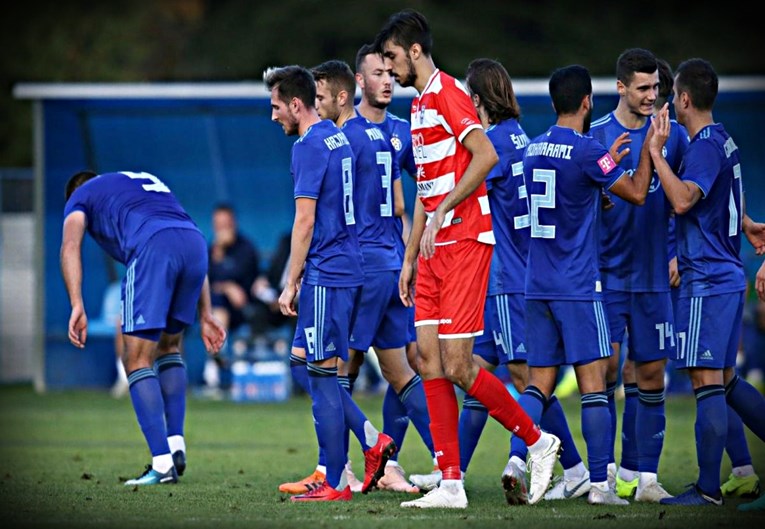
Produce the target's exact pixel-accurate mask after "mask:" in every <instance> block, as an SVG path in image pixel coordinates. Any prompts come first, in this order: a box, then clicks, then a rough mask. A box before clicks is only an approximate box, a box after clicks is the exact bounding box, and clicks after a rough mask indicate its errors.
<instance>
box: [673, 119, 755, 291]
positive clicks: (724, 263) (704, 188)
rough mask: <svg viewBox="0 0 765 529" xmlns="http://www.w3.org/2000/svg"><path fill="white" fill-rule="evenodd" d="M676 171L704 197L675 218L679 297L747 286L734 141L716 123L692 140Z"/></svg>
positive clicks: (739, 177) (740, 289) (739, 163)
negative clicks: (679, 280) (679, 278)
mask: <svg viewBox="0 0 765 529" xmlns="http://www.w3.org/2000/svg"><path fill="white" fill-rule="evenodd" d="M678 176H679V177H680V178H681V179H682V180H683V181H686V182H693V183H694V184H696V185H697V186H698V187H699V189H701V193H702V198H701V199H699V201H698V202H696V204H694V206H693V207H692V208H691V209H690V210H689V211H688V212H686V213H685V214H684V215H678V216H677V219H676V221H675V230H676V236H677V254H678V267H679V271H680V277H682V281H681V282H680V297H697V296H710V295H715V294H725V293H732V292H739V291H742V290H745V288H746V279H745V276H744V266H743V263H742V261H741V257H740V255H739V252H740V250H741V223H742V219H743V215H742V214H743V212H742V211H741V197H742V183H741V161H740V158H739V152H738V147H737V146H736V144H735V143H734V142H733V138H731V137H730V136H729V135H728V133H727V132H726V131H725V128H724V127H723V126H722V125H721V124H720V123H715V124H713V125H708V126H706V127H704V128H703V129H701V130H700V131H699V133H698V134H696V136H695V137H694V138H693V139H692V140H691V143H690V145H689V146H688V151H687V152H686V154H685V157H684V158H683V162H682V165H681V167H680V172H679V173H678Z"/></svg>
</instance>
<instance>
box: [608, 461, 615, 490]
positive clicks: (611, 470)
mask: <svg viewBox="0 0 765 529" xmlns="http://www.w3.org/2000/svg"><path fill="white" fill-rule="evenodd" d="M607 480H608V488H609V489H611V490H616V463H609V464H608V469H607Z"/></svg>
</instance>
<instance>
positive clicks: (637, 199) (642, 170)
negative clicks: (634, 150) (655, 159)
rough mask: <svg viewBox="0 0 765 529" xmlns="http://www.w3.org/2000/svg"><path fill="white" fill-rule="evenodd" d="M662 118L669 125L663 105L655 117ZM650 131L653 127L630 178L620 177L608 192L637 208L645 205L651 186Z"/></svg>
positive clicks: (626, 176) (667, 114)
mask: <svg viewBox="0 0 765 529" xmlns="http://www.w3.org/2000/svg"><path fill="white" fill-rule="evenodd" d="M662 116H663V119H666V121H667V124H669V110H668V107H667V105H664V108H663V109H662V110H661V111H659V116H657V119H662ZM652 129H653V127H651V128H649V129H648V135H647V136H646V139H645V141H644V142H643V147H642V148H641V149H640V159H639V161H638V166H637V168H636V169H635V172H634V173H633V174H632V177H630V176H629V175H624V176H622V177H621V178H619V179H618V180H617V181H616V182H614V184H613V185H612V186H611V188H610V189H609V191H611V192H612V193H614V194H615V195H617V196H619V197H621V198H623V199H624V200H626V201H628V202H631V203H632V204H636V205H638V206H642V205H643V204H645V198H646V197H647V196H648V188H649V187H650V186H651V178H652V177H653V164H652V163H651V162H652V160H651V152H650V149H649V145H650V139H651V136H652V134H653V131H652ZM622 136H623V135H622ZM620 138H621V139H622V140H623V139H624V138H622V137H621V136H620ZM619 141H620V140H619V139H617V140H616V141H615V142H614V144H615V145H616V144H617V143H619ZM611 149H612V150H614V151H615V150H618V147H617V148H615V146H612V147H611ZM626 150H627V149H625V151H626ZM609 152H611V151H609ZM621 156H622V157H623V156H624V152H622V153H621ZM612 157H613V155H612ZM619 160H621V158H619ZM619 160H615V161H616V163H619Z"/></svg>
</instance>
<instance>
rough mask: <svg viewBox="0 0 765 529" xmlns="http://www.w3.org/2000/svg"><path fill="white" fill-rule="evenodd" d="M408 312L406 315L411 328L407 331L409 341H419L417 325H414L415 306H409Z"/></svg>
mask: <svg viewBox="0 0 765 529" xmlns="http://www.w3.org/2000/svg"><path fill="white" fill-rule="evenodd" d="M406 312H407V316H406V317H407V319H408V320H409V323H408V326H409V330H408V331H407V333H408V335H409V343H412V342H417V327H415V326H414V307H413V306H412V307H407V308H406Z"/></svg>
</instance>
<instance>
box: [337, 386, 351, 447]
mask: <svg viewBox="0 0 765 529" xmlns="http://www.w3.org/2000/svg"><path fill="white" fill-rule="evenodd" d="M337 383H338V384H340V387H341V388H342V389H343V391H345V392H347V393H348V395H353V387H352V386H351V379H350V377H349V376H348V375H337ZM350 445H351V431H350V430H349V429H348V423H347V422H346V423H345V432H344V434H343V447H344V448H345V453H346V454H347V453H348V449H349V448H350Z"/></svg>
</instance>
